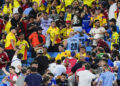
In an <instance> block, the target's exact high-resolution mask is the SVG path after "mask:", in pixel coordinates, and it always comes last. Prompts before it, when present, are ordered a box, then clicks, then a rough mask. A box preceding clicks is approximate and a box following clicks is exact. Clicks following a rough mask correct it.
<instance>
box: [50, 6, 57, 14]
mask: <svg viewBox="0 0 120 86" xmlns="http://www.w3.org/2000/svg"><path fill="white" fill-rule="evenodd" d="M51 12H52V14H55V13H56V7H55V6H52V7H51Z"/></svg>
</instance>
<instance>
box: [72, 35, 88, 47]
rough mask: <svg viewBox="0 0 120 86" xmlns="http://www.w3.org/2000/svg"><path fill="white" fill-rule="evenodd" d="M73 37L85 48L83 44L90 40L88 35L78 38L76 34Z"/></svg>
mask: <svg viewBox="0 0 120 86" xmlns="http://www.w3.org/2000/svg"><path fill="white" fill-rule="evenodd" d="M74 37H75V38H78V39H79V41H80V44H81V45H82V46H85V42H86V41H87V39H89V38H90V37H89V36H88V35H86V34H84V35H83V36H80V35H79V34H76V35H75V36H74Z"/></svg>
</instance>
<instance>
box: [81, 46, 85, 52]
mask: <svg viewBox="0 0 120 86" xmlns="http://www.w3.org/2000/svg"><path fill="white" fill-rule="evenodd" d="M80 52H81V53H83V54H84V53H86V48H85V47H84V46H82V47H80Z"/></svg>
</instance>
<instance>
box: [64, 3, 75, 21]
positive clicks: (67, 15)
mask: <svg viewBox="0 0 120 86" xmlns="http://www.w3.org/2000/svg"><path fill="white" fill-rule="evenodd" d="M65 12H66V13H65V15H64V20H65V21H71V20H72V19H73V15H72V7H71V6H70V5H68V6H67V7H66V11H65Z"/></svg>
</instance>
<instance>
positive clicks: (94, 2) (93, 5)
mask: <svg viewBox="0 0 120 86" xmlns="http://www.w3.org/2000/svg"><path fill="white" fill-rule="evenodd" d="M96 5H97V3H96V1H93V2H92V8H93V9H95V8H96Z"/></svg>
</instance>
